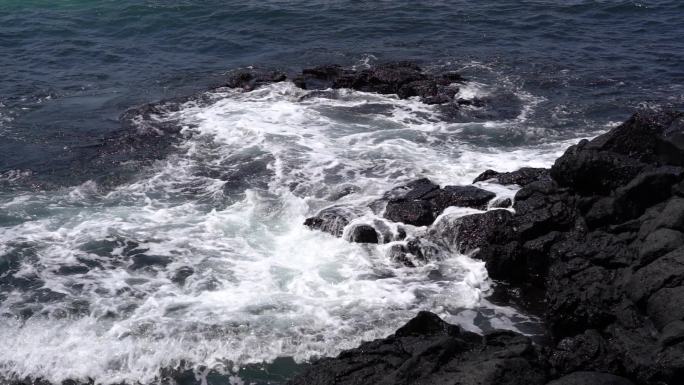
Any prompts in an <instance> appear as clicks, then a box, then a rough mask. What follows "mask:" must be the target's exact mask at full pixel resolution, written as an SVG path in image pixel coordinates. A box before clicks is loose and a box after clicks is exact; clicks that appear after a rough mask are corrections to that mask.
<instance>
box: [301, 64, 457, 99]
mask: <svg viewBox="0 0 684 385" xmlns="http://www.w3.org/2000/svg"><path fill="white" fill-rule="evenodd" d="M463 81H464V79H463V78H462V77H461V76H460V75H459V74H456V73H452V72H448V73H444V74H440V75H432V74H428V73H425V72H424V71H423V70H422V69H421V68H420V67H419V66H418V65H416V64H415V63H411V62H403V61H400V62H393V63H385V64H379V65H375V66H372V67H370V68H365V69H359V70H356V69H350V68H343V67H340V66H338V65H322V66H318V67H314V68H307V69H304V70H303V71H302V73H301V75H298V76H297V77H296V78H295V79H294V82H295V84H296V85H297V86H298V87H300V88H303V89H307V90H320V89H327V88H350V89H353V90H357V91H364V92H374V93H379V94H396V95H397V96H399V97H400V98H402V99H406V98H409V97H412V96H418V97H420V99H421V101H423V102H424V103H427V104H443V103H450V102H454V96H455V95H456V93H457V92H458V88H456V87H454V86H453V85H452V84H453V83H462V82H463Z"/></svg>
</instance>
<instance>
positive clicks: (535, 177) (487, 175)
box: [473, 167, 550, 186]
mask: <svg viewBox="0 0 684 385" xmlns="http://www.w3.org/2000/svg"><path fill="white" fill-rule="evenodd" d="M549 178H550V175H549V169H547V168H532V167H523V168H521V169H519V170H517V171H512V172H498V171H494V170H487V171H485V172H483V173H482V174H480V175H478V176H477V177H476V178H475V180H473V183H477V182H482V181H486V180H494V181H496V182H497V183H499V184H502V185H509V184H517V185H519V186H527V185H528V184H530V183H532V182H536V181H539V180H548V179H549Z"/></svg>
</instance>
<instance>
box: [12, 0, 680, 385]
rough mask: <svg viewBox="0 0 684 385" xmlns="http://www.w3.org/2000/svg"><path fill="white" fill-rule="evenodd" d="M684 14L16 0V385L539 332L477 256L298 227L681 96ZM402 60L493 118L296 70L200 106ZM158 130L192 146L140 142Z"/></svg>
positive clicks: (493, 164)
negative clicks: (415, 320) (449, 330)
mask: <svg viewBox="0 0 684 385" xmlns="http://www.w3.org/2000/svg"><path fill="white" fill-rule="evenodd" d="M683 19H684V2H682V1H676V0H667V1H666V0H653V1H621V0H614V1H609V0H606V1H588V0H572V1H550V0H536V1H531V0H524V1H522V0H521V1H512V0H502V1H423V2H415V1H401V0H395V1H373V2H365V1H334V0H331V1H313V0H306V1H286V0H282V1H235V0H225V1H218V0H207V1H198V0H183V1H181V0H155V1H153V0H116V1H112V0H102V1H87V0H59V1H56V0H55V1H51V0H3V1H0V341H3V343H0V345H2V346H0V382H1V381H2V380H3V378H13V379H17V378H44V379H47V380H49V381H52V382H60V381H62V380H66V379H78V380H88V379H92V380H94V381H96V382H98V383H106V384H114V383H121V382H125V383H132V382H134V381H138V380H140V381H142V382H144V383H147V382H153V381H155V380H158V379H159V378H161V377H163V376H164V375H165V373H166V374H168V373H176V374H174V376H176V377H177V379H178V380H179V381H180V382H181V383H197V382H199V381H201V379H202V378H204V379H206V380H208V381H209V383H213V384H223V383H231V384H232V383H239V381H242V380H245V381H246V382H247V383H249V382H250V381H251V382H255V383H283V382H284V381H285V379H286V378H287V377H289V376H291V375H292V373H293V372H294V371H296V370H297V368H298V364H295V362H294V361H293V360H292V358H294V360H296V361H297V362H298V363H301V362H305V361H306V360H307V359H309V358H311V357H316V356H320V355H330V354H336V353H338V352H339V350H340V349H342V348H348V347H352V346H356V345H357V344H358V343H359V342H360V341H361V340H368V339H372V338H377V337H381V336H384V335H387V334H389V333H391V332H392V330H395V329H396V328H397V327H398V326H399V325H401V324H402V323H403V322H405V321H406V320H407V319H409V318H410V317H411V316H412V315H413V314H415V312H416V311H418V310H431V311H435V312H437V313H438V314H440V315H441V316H442V317H445V318H446V319H447V320H449V321H450V322H456V323H459V324H460V325H461V326H463V327H466V328H469V329H471V330H475V331H483V330H485V331H486V330H487V329H488V328H500V327H508V328H514V329H517V330H520V331H522V332H526V333H528V334H530V335H534V334H535V330H536V329H535V325H537V326H538V323H535V322H536V321H535V319H534V316H531V315H526V314H520V313H517V310H516V309H513V308H508V307H506V306H499V305H494V304H491V303H489V302H488V301H487V299H486V298H487V295H488V293H490V292H491V290H490V289H491V286H492V285H493V283H492V282H490V281H489V280H488V278H487V275H486V271H485V270H484V267H483V266H482V265H481V263H479V262H477V261H474V260H472V259H470V258H468V257H466V256H463V255H456V254H454V253H451V254H449V251H448V248H447V249H446V250H445V253H446V254H445V256H444V258H443V259H440V260H438V261H434V262H431V263H429V264H426V265H425V266H419V267H417V268H415V269H407V268H403V267H397V266H396V265H392V264H391V262H389V261H388V260H387V258H386V257H385V252H386V251H387V250H386V245H381V246H378V247H377V248H371V247H368V248H362V247H359V246H357V245H353V244H349V243H347V242H345V241H344V240H341V239H337V238H333V237H331V236H328V235H325V234H319V233H315V232H311V231H308V230H306V229H304V228H303V226H302V225H301V223H302V222H303V220H304V218H305V217H306V216H310V215H312V214H313V213H315V212H316V211H317V210H319V209H321V208H323V207H326V206H328V205H331V204H336V205H346V206H348V207H351V208H352V209H354V210H361V211H362V212H363V213H362V214H361V215H362V218H365V219H368V220H381V218H378V217H377V216H374V215H376V214H377V213H373V212H370V211H368V206H369V202H372V201H373V199H376V198H377V197H379V196H381V195H382V193H383V192H384V191H386V190H387V189H389V188H391V187H392V186H394V185H396V184H398V183H401V182H405V181H407V180H410V179H412V178H416V177H422V176H427V177H430V178H432V179H433V180H435V181H437V182H439V183H441V184H447V183H452V184H454V183H470V182H469V181H470V180H472V177H473V176H475V175H477V173H478V172H479V171H483V170H484V169H485V168H498V169H502V170H506V169H514V168H516V167H520V166H523V165H533V166H548V165H549V164H550V162H552V161H553V159H554V158H555V157H556V156H557V155H558V153H559V151H562V150H563V148H565V147H566V146H567V145H568V144H570V143H573V142H574V141H576V140H577V139H578V138H580V137H590V136H594V135H596V134H598V133H600V132H602V131H605V130H606V129H608V128H609V127H612V126H614V125H615V124H616V123H617V122H621V121H623V120H625V119H626V118H627V117H628V116H629V115H630V114H631V113H632V112H634V111H635V110H637V109H640V108H677V109H682V108H684V22H682V20H683ZM390 60H412V61H415V62H417V63H419V64H420V65H421V66H423V67H424V68H426V69H428V70H440V69H450V70H457V71H459V72H461V73H462V74H463V75H464V76H465V77H466V78H467V79H468V80H469V83H468V84H467V86H466V87H464V88H463V90H462V95H461V96H463V97H465V98H468V97H473V96H477V97H480V96H483V95H484V96H486V100H488V101H489V102H490V103H491V104H490V107H486V108H484V109H483V110H477V109H475V110H473V111H470V112H466V113H464V115H462V116H459V117H458V118H457V119H456V122H455V123H453V122H452V123H448V124H447V123H443V122H441V120H440V119H438V118H435V116H434V110H432V109H430V108H428V107H427V106H423V105H420V103H418V102H417V101H398V100H395V99H392V98H389V97H380V96H372V95H364V94H360V93H353V92H350V93H341V94H339V95H336V97H335V98H333V99H326V98H317V97H316V96H315V95H314V96H311V95H308V94H307V93H306V92H304V91H302V90H296V89H295V88H294V87H293V86H292V85H288V84H280V85H275V86H270V87H267V88H265V89H262V90H256V91H254V92H251V93H238V92H229V91H226V92H210V93H206V94H203V92H204V91H206V90H207V89H209V88H211V87H215V86H218V85H220V84H221V83H222V81H224V80H225V78H226V74H227V73H228V72H229V71H231V70H235V69H237V68H242V67H247V66H257V67H261V68H276V69H281V70H284V71H298V70H301V69H302V68H304V67H309V66H313V65H317V64H323V63H339V64H342V65H345V66H364V65H368V64H373V63H379V62H384V61H390ZM189 95H203V97H202V98H200V99H197V100H201V101H200V102H198V101H197V100H196V99H192V100H191V102H189V103H186V104H179V103H175V104H174V103H171V105H172V108H169V109H168V111H165V112H164V113H162V114H160V115H162V116H161V117H150V116H142V115H135V114H133V115H132V116H133V118H131V116H128V118H125V119H121V116H122V114H124V113H125V112H126V111H128V110H130V109H131V108H134V107H137V106H140V105H143V104H146V103H154V102H157V101H160V100H173V99H174V98H179V97H185V96H189ZM157 118H159V119H160V120H162V121H163V122H164V123H165V124H166V123H168V124H172V125H174V127H176V128H177V129H178V130H180V131H181V135H180V137H179V139H178V140H174V141H167V140H166V139H164V138H161V137H158V136H155V135H147V134H144V133H142V132H143V131H141V130H139V129H140V128H141V127H148V126H154V125H155V124H157V123H158V121H156V120H155V119H157ZM132 122H133V123H132ZM169 122H170V123H169ZM485 187H487V186H485ZM488 188H492V189H496V188H497V187H496V186H488ZM340 191H345V193H344V194H341V193H340ZM349 191H352V193H351V194H348V192H349ZM495 192H496V193H497V194H499V195H501V196H507V195H508V196H511V194H514V193H515V191H510V190H506V189H499V190H496V191H495ZM345 194H348V195H345ZM363 210H366V211H363ZM463 213H464V212H454V213H452V214H453V215H456V216H458V215H463ZM391 226H393V225H392V224H390V227H391ZM394 230H396V228H394ZM412 231H415V232H416V234H418V233H419V232H420V231H422V230H420V229H409V235H412V234H413V233H412ZM262 364H264V365H266V366H260V365H262ZM252 365H256V366H252ZM179 368H180V371H181V372H182V370H184V369H187V370H188V371H186V372H184V374H182V375H181V374H178V372H177V371H175V370H176V369H179ZM209 369H210V370H209ZM238 369H239V371H238ZM236 371H237V372H236ZM207 373H208V374H207ZM236 373H237V374H236ZM236 376H237V377H236ZM238 377H239V378H238ZM240 378H241V379H240Z"/></svg>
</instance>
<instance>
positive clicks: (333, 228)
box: [304, 206, 358, 237]
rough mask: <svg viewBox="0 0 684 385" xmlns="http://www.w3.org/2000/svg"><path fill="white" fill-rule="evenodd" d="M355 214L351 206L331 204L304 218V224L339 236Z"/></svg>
mask: <svg viewBox="0 0 684 385" xmlns="http://www.w3.org/2000/svg"><path fill="white" fill-rule="evenodd" d="M357 216H358V215H357V213H356V212H355V211H354V210H353V209H351V208H348V207H344V206H332V207H327V208H324V209H323V210H321V211H319V212H318V214H316V215H315V216H313V217H311V218H306V220H305V221H304V225H305V226H307V227H308V228H310V229H312V230H321V231H324V232H326V233H330V234H332V235H334V236H336V237H341V236H342V234H344V228H345V227H346V226H347V225H348V224H349V222H350V221H351V220H352V219H354V218H355V217H357Z"/></svg>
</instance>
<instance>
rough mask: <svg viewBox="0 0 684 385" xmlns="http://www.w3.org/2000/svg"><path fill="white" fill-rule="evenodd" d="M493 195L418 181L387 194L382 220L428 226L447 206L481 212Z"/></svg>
mask: <svg viewBox="0 0 684 385" xmlns="http://www.w3.org/2000/svg"><path fill="white" fill-rule="evenodd" d="M495 196H496V194H494V193H493V192H490V191H487V190H483V189H481V188H478V187H475V186H445V187H444V188H440V187H439V186H438V185H436V184H434V183H432V182H431V181H429V180H428V179H418V180H415V181H413V182H410V183H408V184H406V185H404V186H401V187H397V188H395V189H394V190H392V191H390V192H389V193H388V194H387V199H388V201H387V206H386V208H385V214H384V216H385V218H387V219H389V220H391V221H394V222H402V223H406V224H410V225H414V226H428V225H430V224H432V223H433V222H434V221H435V218H437V216H439V215H440V214H441V213H442V212H443V211H444V210H445V209H446V208H447V207H449V206H459V207H471V208H476V209H484V208H486V207H487V203H488V202H489V201H491V200H492V199H493V198H494V197H495Z"/></svg>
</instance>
